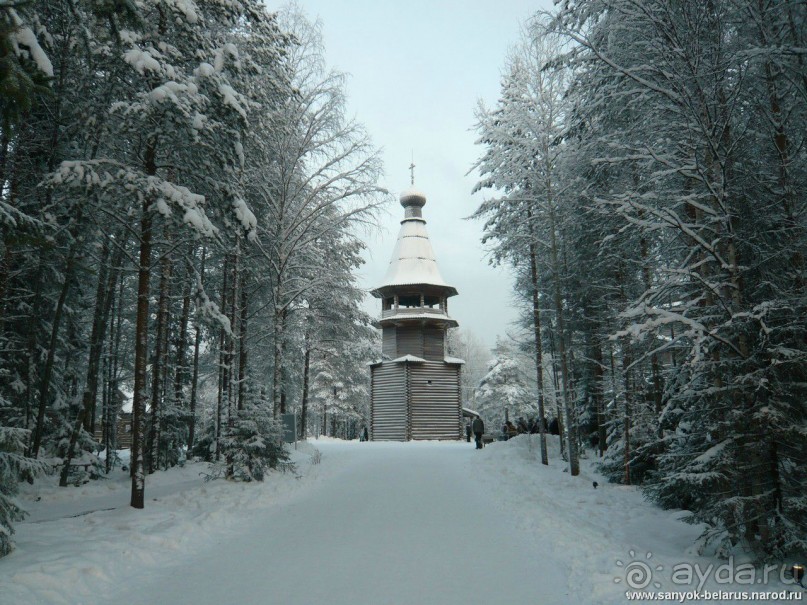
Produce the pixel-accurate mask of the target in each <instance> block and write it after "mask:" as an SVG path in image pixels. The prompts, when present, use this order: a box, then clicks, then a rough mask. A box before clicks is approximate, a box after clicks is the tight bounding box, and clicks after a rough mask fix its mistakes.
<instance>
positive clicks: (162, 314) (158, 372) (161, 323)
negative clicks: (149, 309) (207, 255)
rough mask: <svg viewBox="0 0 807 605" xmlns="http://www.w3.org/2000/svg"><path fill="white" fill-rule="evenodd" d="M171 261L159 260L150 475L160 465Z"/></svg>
mask: <svg viewBox="0 0 807 605" xmlns="http://www.w3.org/2000/svg"><path fill="white" fill-rule="evenodd" d="M170 279H171V259H170V257H169V256H168V254H167V253H166V254H164V255H163V257H162V258H161V259H160V286H159V288H160V297H159V299H158V302H157V326H156V330H155V335H156V337H155V343H154V359H153V362H152V365H151V426H150V430H149V433H148V445H147V447H146V463H147V470H148V473H149V474H152V473H153V472H154V471H155V470H157V468H158V467H159V465H160V432H161V430H162V414H163V409H162V408H163V397H164V393H163V390H162V388H161V387H162V384H163V376H164V375H165V373H166V372H167V368H166V361H167V359H166V355H167V353H168V351H167V349H168V347H167V342H168V300H169V294H170V288H171V285H170Z"/></svg>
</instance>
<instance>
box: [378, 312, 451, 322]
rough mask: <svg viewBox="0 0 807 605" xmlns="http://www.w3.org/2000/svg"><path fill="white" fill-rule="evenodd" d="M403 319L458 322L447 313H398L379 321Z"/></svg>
mask: <svg viewBox="0 0 807 605" xmlns="http://www.w3.org/2000/svg"><path fill="white" fill-rule="evenodd" d="M402 319H433V320H435V321H437V320H443V321H446V322H448V323H452V324H455V323H457V322H456V320H455V319H452V318H451V317H449V316H448V315H447V314H445V313H398V314H397V315H388V316H386V317H382V318H381V319H380V320H379V321H381V322H384V323H388V322H396V321H401V320H402Z"/></svg>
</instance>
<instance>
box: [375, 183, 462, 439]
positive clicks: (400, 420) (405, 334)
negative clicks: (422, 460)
mask: <svg viewBox="0 0 807 605" xmlns="http://www.w3.org/2000/svg"><path fill="white" fill-rule="evenodd" d="M425 204H426V196H424V195H423V194H422V193H420V192H419V191H417V190H415V189H409V190H407V191H405V192H404V193H402V194H401V206H403V207H404V219H403V220H402V221H401V229H400V231H399V232H398V241H397V243H396V244H395V250H394V251H393V253H392V259H391V260H390V264H389V268H388V269H387V273H386V275H385V277H384V283H383V285H381V286H379V287H377V288H376V289H375V290H373V291H372V294H373V296H375V297H376V298H380V299H381V319H380V320H379V321H378V322H376V327H379V328H381V330H382V332H383V344H382V358H383V361H381V362H379V363H375V364H373V365H371V366H370V372H371V398H372V405H371V439H373V440H374V441H408V440H410V439H459V438H460V436H461V432H462V422H461V407H460V406H461V404H460V370H461V368H462V364H463V363H464V362H463V361H462V360H461V359H454V358H451V357H447V356H446V332H447V330H448V329H449V328H453V327H456V326H457V322H456V321H454V320H453V319H451V317H449V315H448V299H449V297H451V296H455V295H456V294H457V290H456V288H454V287H453V286H449V285H448V284H447V283H446V282H445V280H443V277H442V275H440V270H439V269H438V268H437V261H436V260H435V258H434V250H432V245H431V242H430V241H429V235H428V234H427V233H426V221H425V220H423V213H422V209H423V206H424V205H425Z"/></svg>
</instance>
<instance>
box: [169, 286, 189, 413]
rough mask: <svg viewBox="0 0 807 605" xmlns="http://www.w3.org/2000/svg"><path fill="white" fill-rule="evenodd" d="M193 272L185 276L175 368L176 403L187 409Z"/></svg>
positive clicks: (179, 406)
mask: <svg viewBox="0 0 807 605" xmlns="http://www.w3.org/2000/svg"><path fill="white" fill-rule="evenodd" d="M190 275H191V272H190V271H188V272H187V275H186V276H185V279H186V284H185V292H184V293H183V295H182V312H181V314H180V318H179V335H178V336H177V341H176V348H177V354H176V362H175V368H174V404H175V405H176V406H177V407H178V408H181V409H183V410H184V409H185V406H184V397H183V394H182V389H183V387H184V386H185V382H186V379H187V378H186V377H187V375H188V368H187V367H186V361H185V353H186V352H187V351H186V349H187V348H188V322H189V321H190V314H191V286H192V284H193V282H191V280H190Z"/></svg>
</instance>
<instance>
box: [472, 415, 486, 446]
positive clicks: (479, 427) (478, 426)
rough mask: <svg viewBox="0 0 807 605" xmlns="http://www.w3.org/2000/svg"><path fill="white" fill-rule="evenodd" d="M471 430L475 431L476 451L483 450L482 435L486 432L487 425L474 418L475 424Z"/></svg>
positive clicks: (478, 418)
mask: <svg viewBox="0 0 807 605" xmlns="http://www.w3.org/2000/svg"><path fill="white" fill-rule="evenodd" d="M471 428H472V429H473V431H474V437H476V449H478V450H481V449H482V434H483V433H484V432H485V423H484V422H482V419H481V418H480V417H479V416H477V417H476V418H474V421H473V423H472V424H471Z"/></svg>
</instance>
